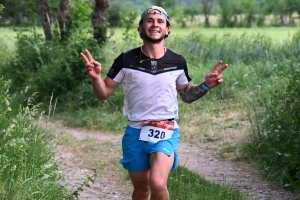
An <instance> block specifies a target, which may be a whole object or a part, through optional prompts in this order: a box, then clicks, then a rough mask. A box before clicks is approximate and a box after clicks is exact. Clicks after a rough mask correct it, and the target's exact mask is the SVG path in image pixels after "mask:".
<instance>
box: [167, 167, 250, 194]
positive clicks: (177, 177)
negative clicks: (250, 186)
mask: <svg viewBox="0 0 300 200" xmlns="http://www.w3.org/2000/svg"><path fill="white" fill-rule="evenodd" d="M168 188H169V191H170V199H172V200H183V199H188V200H225V199H226V200H234V199H235V200H246V199H248V198H247V197H246V196H244V195H242V194H241V193H240V192H239V191H238V190H237V189H235V188H233V187H230V186H228V185H220V184H214V183H210V182H208V181H207V180H205V179H204V178H201V177H200V176H198V174H196V173H193V172H191V171H189V170H188V169H186V168H185V167H178V169H176V170H175V171H174V172H171V174H170V177H169V180H168ZM187 191H188V192H187Z"/></svg>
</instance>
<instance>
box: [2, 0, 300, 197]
mask: <svg viewBox="0 0 300 200" xmlns="http://www.w3.org/2000/svg"><path fill="white" fill-rule="evenodd" d="M28 2H31V1H28ZM78 2H80V1H78ZM220 2H221V1H217V2H214V3H213V7H212V13H215V15H214V16H215V17H217V18H216V19H217V20H216V21H215V23H213V21H210V25H212V26H216V27H218V26H220V27H251V28H248V29H242V30H244V31H242V32H239V31H238V30H237V29H212V28H209V29H204V28H203V26H207V24H205V17H204V16H203V15H201V14H203V11H201V12H200V13H197V12H194V11H193V10H189V9H191V8H192V7H193V8H203V6H201V5H200V4H199V3H198V4H197V2H196V1H194V2H192V1H189V2H188V1H186V7H179V6H178V7H177V5H181V4H179V2H178V3H175V4H172V5H173V7H172V6H171V7H170V15H171V18H172V20H174V21H173V22H172V23H171V24H172V28H171V35H170V37H169V38H168V39H167V40H166V46H167V47H168V48H170V49H172V50H174V51H176V52H178V53H180V54H183V55H184V56H185V58H186V59H187V61H188V65H189V73H190V75H191V77H192V78H193V82H194V83H199V82H201V81H202V80H203V78H204V77H205V75H206V74H207V73H208V72H209V71H210V70H211V69H212V67H213V66H214V65H215V63H216V62H217V61H218V60H219V59H222V60H223V61H224V62H225V63H228V64H229V68H228V69H227V70H225V71H224V75H223V76H224V80H225V82H224V83H223V84H221V85H220V86H219V87H218V88H216V89H214V90H213V91H211V92H210V93H209V94H208V95H206V96H205V98H203V99H201V100H200V101H197V102H195V103H193V104H191V105H187V104H184V103H183V102H181V101H180V100H179V101H180V120H179V121H178V122H179V124H180V126H181V132H182V139H183V140H189V141H201V142H210V141H215V140H222V141H224V148H225V149H219V150H221V151H222V150H223V151H231V152H238V153H237V157H238V158H239V159H243V160H245V161H249V162H252V163H255V164H256V166H257V167H258V169H261V170H262V173H263V175H264V176H265V177H266V178H267V180H270V181H274V182H275V183H276V184H278V185H280V186H281V187H284V188H286V189H289V190H293V191H295V192H296V193H299V191H300V185H299V184H300V163H299V160H300V158H299V157H300V155H299V154H300V153H299V151H298V149H299V145H300V138H299V133H300V132H299V130H300V127H299V124H300V117H299V111H300V107H299V98H298V96H299V95H300V94H299V93H300V90H299V75H300V74H299V68H300V58H299V55H300V31H299V27H298V25H299V7H298V4H297V2H298V1H295V2H294V3H290V4H289V5H287V4H285V3H284V2H286V1H267V0H266V1H250V0H249V1H241V2H243V3H247V2H248V3H249V5H251V6H248V7H246V6H245V5H246V4H241V5H240V4H239V5H236V6H228V7H226V6H225V5H222V4H221V3H220ZM233 2H234V1H228V3H233ZM274 2H276V3H274ZM5 3H8V2H5ZM9 3H15V2H14V1H10V2H9ZM146 3H147V2H146ZM151 3H152V2H151ZM25 4H26V3H25V1H24V2H21V3H20V5H23V6H22V7H19V9H22V8H25V7H26V6H24V5H25ZM149 4H150V3H149ZM122 5H123V4H122ZM124 5H130V3H128V4H124ZM134 5H137V4H134ZM143 5H144V4H143ZM191 5H193V6H191ZM229 5H230V4H229ZM259 5H261V6H259ZM290 5H293V7H292V8H290V7H289V6H290ZM4 6H5V7H6V8H5V9H4V13H3V15H2V17H3V18H4V20H3V19H2V20H1V21H2V24H3V25H11V24H13V25H17V24H18V23H16V22H14V20H13V18H14V17H13V16H14V15H12V14H11V15H7V13H6V9H7V8H10V6H6V5H5V4H4ZM84 6H86V5H85V4H84V5H83V7H79V8H80V9H78V10H77V11H76V12H73V13H72V15H71V16H72V19H73V21H74V23H75V25H74V26H73V27H72V32H73V33H72V35H70V37H69V38H68V39H67V40H66V41H61V38H60V34H59V29H56V28H54V29H53V38H52V40H51V41H50V42H47V43H45V38H44V35H43V30H42V28H40V27H32V26H25V27H24V26H18V27H17V26H13V27H12V28H11V27H9V28H5V29H3V28H2V29H1V35H0V36H1V37H2V35H3V33H5V31H7V29H10V31H9V33H8V34H9V36H5V37H4V38H5V39H1V40H0V56H1V58H2V59H1V60H0V74H1V75H2V76H3V78H2V79H1V87H0V90H1V91H2V92H1V99H0V100H1V106H2V107H1V109H2V111H1V115H0V117H1V126H2V127H1V131H2V133H3V135H2V137H3V141H6V142H3V143H2V147H1V171H0V172H1V173H3V175H4V174H7V176H3V179H2V180H1V184H2V185H1V188H0V193H1V191H2V193H1V194H2V195H4V197H5V196H6V197H8V195H17V194H18V193H17V192H16V191H17V190H19V188H18V187H19V186H25V185H26V186H28V185H27V184H23V183H27V182H29V181H30V180H34V182H32V184H33V185H32V186H30V187H32V189H33V190H34V191H37V190H36V189H34V188H35V186H36V185H37V184H40V182H39V181H40V180H45V178H43V176H42V175H41V174H47V175H49V176H48V177H47V180H49V182H45V183H44V184H47V185H49V186H50V187H55V188H57V190H56V191H58V192H56V193H55V194H57V195H65V194H66V193H65V192H64V189H61V188H60V187H59V186H58V185H57V184H56V183H55V181H58V180H57V176H56V175H55V174H53V173H54V172H55V171H58V168H57V167H58V166H57V165H56V164H53V163H55V162H54V161H53V160H52V156H53V154H52V153H51V148H50V149H47V148H46V147H47V145H46V146H45V145H43V144H44V143H43V142H45V143H47V141H48V139H47V137H46V136H45V135H44V134H43V133H40V131H39V130H37V129H36V127H34V126H31V123H30V120H31V119H32V118H33V117H35V118H36V117H37V116H40V115H41V114H42V113H43V112H44V110H48V109H49V102H51V103H50V104H51V107H52V109H49V111H48V115H49V116H50V115H51V116H52V117H54V118H55V119H60V120H63V121H64V123H66V124H67V125H69V126H79V127H84V128H87V129H97V130H101V131H110V132H115V133H120V134H121V133H123V130H124V128H125V126H126V119H125V118H124V117H123V116H122V106H123V93H122V89H121V87H119V88H118V89H117V90H116V91H115V93H114V94H113V96H112V97H111V98H110V99H109V100H108V101H98V100H97V99H96V97H95V96H94V94H93V91H92V88H91V84H90V79H89V77H88V76H87V75H86V73H85V70H84V65H83V61H82V60H81V58H80V56H79V53H80V52H81V51H83V50H84V49H89V50H90V51H91V52H92V54H93V55H94V57H95V58H96V59H97V60H99V61H100V62H101V63H102V65H103V67H104V72H103V75H102V76H103V77H105V74H106V73H107V71H108V70H109V67H110V65H111V63H112V62H113V59H114V58H115V57H117V55H119V54H120V53H121V52H123V51H126V50H128V49H130V48H133V47H136V46H138V45H141V40H140V39H139V37H138V34H137V31H136V24H137V23H136V20H137V19H138V17H137V14H136V13H134V12H128V13H126V12H125V11H127V10H128V8H126V7H125V8H124V7H123V6H121V5H120V4H117V3H112V4H111V7H110V9H111V10H110V12H113V9H115V11H114V12H115V13H116V14H115V16H117V17H119V18H116V19H110V20H112V21H111V22H110V24H112V25H114V26H122V27H123V28H115V31H114V32H115V35H114V36H112V37H111V38H108V40H107V41H106V42H103V43H99V42H96V41H95V38H94V37H93V31H92V30H91V28H90V27H91V25H90V21H89V17H88V14H89V13H87V12H84V11H83V10H85V9H84V8H85V7H84ZM197 6H199V7H197ZM239 6H240V7H239ZM266 6H267V7H266ZM233 8H245V9H246V8H247V9H248V8H251V9H252V10H251V12H250V10H249V11H247V10H238V11H233V10H231V11H230V12H227V11H228V10H226V9H233ZM267 8H268V9H267ZM136 9H137V10H138V9H139V8H136ZM119 10H120V11H122V12H121V13H123V12H124V13H123V14H120V15H119V13H120V12H119ZM199 10H201V9H199ZM199 10H198V11H199ZM262 10H263V11H264V12H262ZM225 11H226V12H225ZM7 12H8V10H7ZM193 13H194V14H193ZM222 13H223V14H222ZM225 13H229V14H228V15H225ZM4 14H5V15H4ZM199 14H200V15H199ZM267 14H272V15H270V16H268V15H267ZM24 15H25V14H24ZM224 15H225V16H224ZM235 16H236V17H237V18H236V19H235ZM247 16H248V17H247ZM250 16H252V17H250ZM193 17H194V18H193ZM268 17H269V18H268ZM36 18H37V16H36ZM177 18H178V19H177ZM249 18H250V19H251V20H250V23H249V21H248V20H249ZM21 19H22V20H21V22H20V24H23V25H24V24H27V25H32V24H33V22H32V21H31V19H30V17H28V21H27V23H25V21H23V20H24V19H25V17H24V16H23V17H21ZM192 19H193V20H195V21H192ZM212 19H213V15H212V16H211V18H210V20H212ZM32 20H33V19H32ZM189 20H191V23H189ZM226 20H227V21H226ZM116 21H121V22H122V23H120V24H119V23H116V24H114V23H113V22H116ZM200 22H201V23H200ZM173 25H174V29H173ZM191 25H194V26H200V27H197V28H195V27H193V28H190V26H191ZM266 25H274V26H280V25H289V27H284V28H283V29H284V30H285V33H287V34H286V37H285V38H282V36H281V35H279V36H278V37H276V36H275V37H274V35H275V34H276V32H277V31H278V30H282V28H281V29H279V28H277V29H274V28H271V29H270V28H258V26H266ZM176 26H177V27H185V26H187V28H184V29H183V28H176ZM2 30H3V31H2ZM173 30H174V31H173ZM212 30H213V31H212ZM239 30H240V29H239ZM265 30H272V31H271V32H269V33H270V34H264V31H265ZM206 31H207V34H205V32H206ZM12 32H13V33H12ZM220 32H221V33H220ZM14 35H15V36H16V37H13V36H14ZM279 37H280V38H279ZM8 80H10V81H11V85H10V86H8V85H9V84H8V83H9V82H10V81H8ZM25 88H26V91H27V92H20V91H24V90H25ZM8 91H9V93H8ZM32 94H34V99H35V101H36V102H37V103H38V104H39V106H40V107H39V108H40V109H38V110H37V109H36V107H34V105H33V104H32V102H31V101H29V100H32V97H31V95H32ZM9 96H13V97H14V100H11V98H10V97H9ZM24 99H28V100H27V101H23V100H24ZM12 102H15V103H12ZM28 103H30V104H29V105H28ZM11 104H12V105H14V106H12V105H11ZM19 105H21V108H20V109H19ZM9 107H10V109H11V110H12V111H11V110H10V109H9ZM12 108H13V109H12ZM245 127H246V128H249V130H247V129H246V128H245ZM12 131H14V132H12ZM246 131H247V132H246ZM228 132H230V133H232V132H244V135H245V134H246V137H245V138H244V140H242V141H238V142H236V141H235V142H230V141H229V142H228V138H225V137H224V135H222V133H228ZM12 133H13V134H12ZM25 133H26V134H25ZM32 133H34V134H32ZM25 136H26V137H25ZM27 137H29V138H27ZM36 137H37V138H40V140H39V142H40V143H35V142H37V138H36ZM16 144H18V145H16ZM33 144H35V145H33ZM47 144H48V143H47ZM31 146H37V147H40V148H41V149H37V150H35V152H32V151H31ZM24 148H25V149H24ZM44 148H46V149H44ZM38 152H45V153H44V154H46V156H45V155H44V154H43V159H39V161H41V162H40V163H37V164H36V165H34V166H35V168H37V169H40V170H41V171H40V172H39V171H34V172H35V173H33V172H31V171H30V170H31V167H32V166H30V167H27V166H26V165H25V163H27V161H29V160H31V159H33V157H32V156H31V155H34V153H36V154H37V153H38ZM2 155H3V156H2ZM18 156H19V157H18ZM37 156H39V155H37ZM14 157H15V158H20V159H11V158H14ZM21 158H22V159H21ZM24 158H25V159H24ZM34 159H35V157H34ZM17 161H18V162H20V163H16V162H17ZM32 162H33V163H34V162H36V160H33V161H32ZM5 163H7V164H5ZM49 163H51V164H53V165H51V168H49V170H50V171H49V173H48V172H45V171H43V169H44V167H45V165H47V166H48V164H49ZM8 167H9V168H8ZM52 167H53V168H52ZM32 169H33V168H32ZM47 169H48V168H47ZM52 172H53V173H52ZM50 174H51V175H50ZM30 177H32V178H30ZM16 183H18V184H19V183H22V184H20V185H18V184H16ZM17 186H18V187H17ZM14 187H16V188H18V189H15V188H14ZM45 188H47V187H45ZM27 189H28V188H23V189H22V190H21V189H20V191H25V190H26V191H28V190H27ZM46 194H47V192H46V193H44V192H40V193H39V194H35V193H34V194H33V193H30V192H28V195H29V196H30V195H46Z"/></svg>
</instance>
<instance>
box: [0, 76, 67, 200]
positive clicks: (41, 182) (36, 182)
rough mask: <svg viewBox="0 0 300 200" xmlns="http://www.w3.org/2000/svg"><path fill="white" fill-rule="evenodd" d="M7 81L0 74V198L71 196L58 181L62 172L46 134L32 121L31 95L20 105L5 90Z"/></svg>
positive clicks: (61, 197) (33, 113) (34, 108)
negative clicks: (24, 104)
mask: <svg viewBox="0 0 300 200" xmlns="http://www.w3.org/2000/svg"><path fill="white" fill-rule="evenodd" d="M9 87H10V82H9V81H5V80H4V79H3V78H0V131H1V134H0V140H1V143H0V151H1V154H0V198H1V199H13V200H21V199H22V200H23V199H49V200H52V199H71V196H70V195H68V191H67V190H66V189H65V188H64V187H63V186H62V185H61V184H60V180H61V178H62V174H61V171H60V167H59V165H58V161H57V160H56V159H55V158H56V156H55V153H54V151H53V149H52V147H51V145H49V144H50V143H49V139H50V138H49V135H47V134H46V133H45V132H44V131H42V130H40V129H39V128H37V127H36V126H34V125H32V122H31V121H32V119H33V118H34V117H35V115H36V111H37V110H36V107H35V106H34V105H33V104H32V102H31V101H32V97H30V98H29V99H28V100H27V106H26V107H22V106H19V105H18V103H17V102H15V101H14V99H13V98H11V97H10V96H9V94H8V90H9Z"/></svg>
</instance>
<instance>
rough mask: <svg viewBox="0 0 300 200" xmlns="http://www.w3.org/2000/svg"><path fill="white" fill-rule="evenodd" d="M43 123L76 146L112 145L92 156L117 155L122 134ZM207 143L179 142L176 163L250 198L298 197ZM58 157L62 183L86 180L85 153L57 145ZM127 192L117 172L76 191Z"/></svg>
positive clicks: (86, 195)
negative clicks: (267, 180) (107, 151)
mask: <svg viewBox="0 0 300 200" xmlns="http://www.w3.org/2000/svg"><path fill="white" fill-rule="evenodd" d="M43 126H44V127H46V128H47V129H50V130H52V131H53V132H55V133H57V134H65V135H68V136H69V137H72V138H73V139H74V140H76V143H77V144H78V146H80V144H81V143H82V141H84V140H92V141H93V142H110V143H112V144H114V145H113V146H114V147H113V148H112V150H111V154H107V153H105V155H101V152H100V153H99V152H98V154H97V155H95V156H96V158H95V159H99V160H101V159H104V158H107V157H109V156H115V157H116V158H115V159H116V160H117V159H119V158H120V157H121V138H122V136H120V135H115V134H104V133H99V132H88V131H85V130H80V129H74V128H69V127H64V126H62V125H60V124H59V123H55V124H53V123H47V126H45V125H43ZM208 145H209V144H207V143H206V144H203V145H201V144H197V145H191V144H189V143H184V142H181V144H180V147H179V149H178V154H179V157H180V165H181V166H185V167H187V168H188V169H189V170H191V171H194V172H196V173H198V174H200V175H201V176H202V177H205V178H206V179H207V180H210V181H213V182H217V183H221V184H224V183H226V184H229V185H230V186H233V187H236V188H238V189H239V190H240V191H242V192H243V193H245V194H246V195H248V196H249V197H250V198H252V199H257V200H264V199H272V200H296V199H300V198H296V197H293V195H292V194H291V193H290V192H288V191H286V190H283V189H281V188H279V187H277V186H275V185H272V184H271V183H269V182H266V181H264V180H262V178H261V177H260V176H259V175H258V174H257V173H255V172H254V171H250V170H249V168H248V169H247V168H245V166H244V164H241V163H238V162H234V161H229V160H225V159H222V158H221V157H220V156H219V155H218V154H217V153H216V152H214V151H212V150H210V149H209V146H208ZM58 156H59V158H60V160H61V164H62V167H63V172H64V175H65V183H64V184H66V185H67V187H69V188H70V189H71V190H72V191H74V190H75V189H76V188H77V187H78V184H79V183H83V182H84V181H86V180H87V177H88V176H92V175H93V174H94V172H93V170H92V167H91V165H89V164H88V163H87V162H86V161H85V159H86V157H85V155H83V154H82V155H80V156H78V153H76V151H74V149H70V148H69V147H67V146H66V145H63V144H60V145H58ZM110 171H111V170H110ZM108 172H109V171H108ZM108 172H107V173H108ZM105 173H106V172H105ZM131 191H132V186H131V183H130V181H129V180H128V179H120V176H119V175H117V174H116V175H114V174H111V172H110V173H108V174H107V175H105V174H101V175H100V176H99V177H98V178H96V180H95V182H94V184H91V188H88V187H85V188H84V190H83V192H81V193H80V196H79V199H80V200H83V199H91V200H94V199H95V200H96V199H100V200H111V199H118V200H130V199H131Z"/></svg>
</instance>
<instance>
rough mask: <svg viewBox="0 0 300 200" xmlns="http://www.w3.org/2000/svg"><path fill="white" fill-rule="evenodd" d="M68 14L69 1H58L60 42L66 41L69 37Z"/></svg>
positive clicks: (69, 10)
mask: <svg viewBox="0 0 300 200" xmlns="http://www.w3.org/2000/svg"><path fill="white" fill-rule="evenodd" d="M70 12H71V6H70V0H60V3H59V10H58V24H59V29H60V38H61V40H62V41H66V40H67V39H68V38H69V37H70V33H71V32H70V26H71V18H70Z"/></svg>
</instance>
